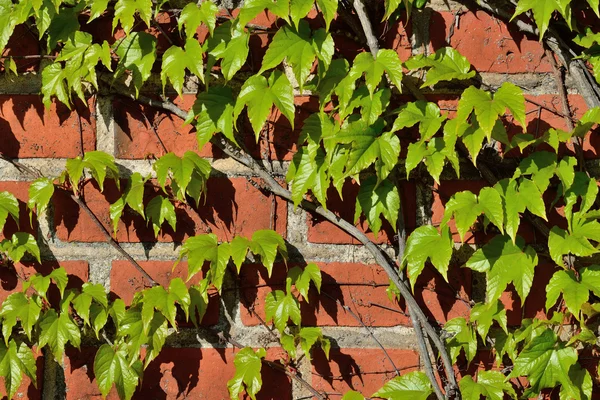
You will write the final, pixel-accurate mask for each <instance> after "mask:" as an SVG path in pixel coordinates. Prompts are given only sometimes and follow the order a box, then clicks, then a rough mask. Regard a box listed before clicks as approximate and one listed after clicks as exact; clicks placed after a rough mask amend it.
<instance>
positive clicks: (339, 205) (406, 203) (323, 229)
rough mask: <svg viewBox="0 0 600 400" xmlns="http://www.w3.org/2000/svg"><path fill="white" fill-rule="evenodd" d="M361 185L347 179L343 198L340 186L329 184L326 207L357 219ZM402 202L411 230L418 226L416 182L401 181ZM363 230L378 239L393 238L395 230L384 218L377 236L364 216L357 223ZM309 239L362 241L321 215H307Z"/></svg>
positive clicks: (407, 224) (331, 241)
mask: <svg viewBox="0 0 600 400" xmlns="http://www.w3.org/2000/svg"><path fill="white" fill-rule="evenodd" d="M358 190H359V186H358V184H356V183H347V184H345V185H344V187H343V189H342V196H343V200H342V199H341V198H340V196H339V194H338V192H337V190H335V189H334V188H330V189H329V190H328V191H327V196H328V197H327V208H328V209H329V210H331V211H333V212H334V213H336V214H337V215H339V216H340V217H341V218H343V219H345V220H346V221H350V222H352V221H354V209H355V205H356V196H357V195H358ZM399 193H400V204H401V207H400V209H401V212H402V213H403V215H404V223H405V226H406V230H407V232H408V233H410V232H411V231H412V230H413V229H414V228H415V226H416V217H415V211H414V210H415V209H416V197H415V185H414V183H413V182H402V183H401V184H400V189H399ZM357 226H358V227H359V229H361V230H362V231H363V232H368V233H367V236H368V237H369V239H371V240H373V241H374V242H375V243H390V242H394V241H395V240H394V239H393V237H394V234H395V232H394V230H393V229H392V227H391V225H390V224H389V223H388V222H387V221H385V219H384V223H383V225H382V230H381V232H379V235H378V236H377V238H375V235H374V234H373V233H372V232H371V231H370V230H369V229H368V225H367V222H366V221H365V220H364V217H361V219H360V221H359V223H358V225H357ZM308 241H309V242H312V243H334V244H360V242H359V241H358V240H356V239H355V238H354V237H352V236H350V235H349V234H348V233H346V232H345V231H343V230H342V229H340V228H338V227H337V226H335V225H333V224H332V223H330V222H328V221H326V220H324V219H322V218H320V217H312V218H311V217H310V216H308Z"/></svg>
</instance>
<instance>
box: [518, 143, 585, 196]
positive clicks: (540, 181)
mask: <svg viewBox="0 0 600 400" xmlns="http://www.w3.org/2000/svg"><path fill="white" fill-rule="evenodd" d="M568 158H571V157H568ZM574 161H575V160H574ZM556 167H557V165H556V154H554V153H550V152H547V151H536V152H535V153H533V154H531V155H529V156H528V157H527V158H525V159H524V160H522V161H521V162H520V163H519V167H518V168H517V170H516V171H515V174H514V175H513V178H518V177H520V176H523V175H531V180H532V181H533V183H535V185H536V186H537V187H538V189H539V191H540V192H541V193H544V192H545V191H546V189H548V186H549V185H550V179H552V177H553V176H554V172H555V171H556ZM562 169H563V173H567V172H568V171H565V167H564V166H563V168H562ZM567 175H568V174H567ZM569 180H570V181H571V183H572V179H569ZM569 186H571V185H568V186H567V187H569Z"/></svg>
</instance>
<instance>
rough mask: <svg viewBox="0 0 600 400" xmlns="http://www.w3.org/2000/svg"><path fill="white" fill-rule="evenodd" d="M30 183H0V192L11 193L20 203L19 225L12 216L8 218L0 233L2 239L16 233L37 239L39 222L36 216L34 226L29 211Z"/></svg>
mask: <svg viewBox="0 0 600 400" xmlns="http://www.w3.org/2000/svg"><path fill="white" fill-rule="evenodd" d="M29 185H30V182H14V181H6V182H0V192H9V193H11V194H12V195H13V196H15V197H16V198H17V200H18V201H19V223H18V224H17V223H16V222H15V220H14V219H13V218H12V216H8V217H7V219H6V224H5V225H4V229H3V230H2V231H1V232H0V239H4V238H6V237H8V238H10V237H11V236H12V235H13V234H14V233H17V232H27V233H30V234H32V235H33V236H35V237H37V231H38V222H37V216H36V215H34V217H33V219H32V222H33V226H32V224H31V223H30V222H29V209H28V208H27V201H28V200H29Z"/></svg>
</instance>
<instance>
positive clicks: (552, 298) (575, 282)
mask: <svg viewBox="0 0 600 400" xmlns="http://www.w3.org/2000/svg"><path fill="white" fill-rule="evenodd" d="M589 292H592V293H594V294H595V295H598V294H600V266H598V265H592V266H590V267H584V268H581V269H580V270H579V279H577V278H576V277H575V274H574V272H573V271H564V270H561V271H556V272H555V273H554V275H552V278H551V279H550V282H548V286H546V310H548V309H549V308H550V307H552V306H553V305H554V304H555V303H556V300H558V296H559V295H560V294H561V293H562V295H563V299H564V300H565V304H566V306H567V308H568V309H569V311H570V312H571V313H572V314H573V315H574V316H575V317H576V318H577V319H579V318H580V311H581V306H582V305H583V304H584V303H585V302H586V301H588V298H589V296H590V293H589Z"/></svg>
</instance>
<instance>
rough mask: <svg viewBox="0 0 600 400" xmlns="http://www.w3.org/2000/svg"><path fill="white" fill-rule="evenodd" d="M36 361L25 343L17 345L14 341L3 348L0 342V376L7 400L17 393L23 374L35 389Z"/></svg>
mask: <svg viewBox="0 0 600 400" xmlns="http://www.w3.org/2000/svg"><path fill="white" fill-rule="evenodd" d="M36 369H37V367H36V360H35V356H34V354H33V351H32V350H31V349H30V348H29V347H27V345H26V344H25V343H21V344H19V345H17V343H16V342H15V341H14V340H11V341H10V342H8V344H7V345H6V346H5V345H4V343H3V342H0V376H2V377H3V378H4V388H5V389H6V394H7V396H8V398H9V399H12V398H13V396H14V395H15V394H16V393H17V390H18V389H19V386H21V382H22V380H23V373H25V374H26V375H27V376H28V377H29V378H30V379H31V380H32V382H33V384H34V386H36V387H37V374H36Z"/></svg>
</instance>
